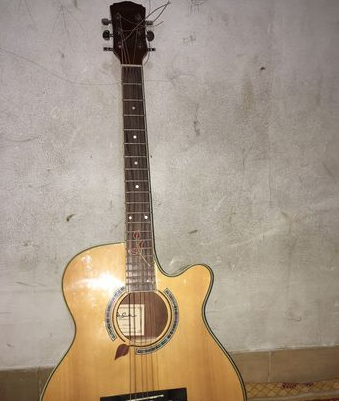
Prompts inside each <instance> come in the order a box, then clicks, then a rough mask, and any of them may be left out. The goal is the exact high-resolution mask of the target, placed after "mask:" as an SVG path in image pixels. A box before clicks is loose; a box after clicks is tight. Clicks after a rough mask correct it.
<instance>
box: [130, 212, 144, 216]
mask: <svg viewBox="0 0 339 401" xmlns="http://www.w3.org/2000/svg"><path fill="white" fill-rule="evenodd" d="M135 214H136V215H139V214H145V213H144V212H126V215H128V216H133V215H135ZM146 214H147V213H146Z"/></svg>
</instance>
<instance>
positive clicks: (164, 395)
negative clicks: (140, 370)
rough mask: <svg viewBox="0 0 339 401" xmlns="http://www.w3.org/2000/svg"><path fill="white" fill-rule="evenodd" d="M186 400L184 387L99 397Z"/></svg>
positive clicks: (122, 400)
mask: <svg viewBox="0 0 339 401" xmlns="http://www.w3.org/2000/svg"><path fill="white" fill-rule="evenodd" d="M130 400H132V401H188V400H187V391H186V389H185V388H175V389H169V390H157V391H144V392H142V393H130V394H121V395H111V396H108V397H100V401H130Z"/></svg>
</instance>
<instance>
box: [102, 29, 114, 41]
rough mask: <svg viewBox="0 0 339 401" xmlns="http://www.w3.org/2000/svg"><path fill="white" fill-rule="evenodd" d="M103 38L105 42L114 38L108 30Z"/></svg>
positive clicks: (103, 34)
mask: <svg viewBox="0 0 339 401" xmlns="http://www.w3.org/2000/svg"><path fill="white" fill-rule="evenodd" d="M102 37H103V38H104V39H105V40H109V39H110V38H112V37H113V34H112V33H111V32H110V31H109V30H108V29H106V30H105V31H104V32H103V33H102Z"/></svg>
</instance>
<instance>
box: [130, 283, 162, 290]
mask: <svg viewBox="0 0 339 401" xmlns="http://www.w3.org/2000/svg"><path fill="white" fill-rule="evenodd" d="M126 288H127V291H128V292H149V291H154V290H156V287H155V283H152V284H139V285H133V284H127V286H126Z"/></svg>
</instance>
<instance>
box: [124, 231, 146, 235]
mask: <svg viewBox="0 0 339 401" xmlns="http://www.w3.org/2000/svg"><path fill="white" fill-rule="evenodd" d="M136 231H137V232H138V233H152V231H150V230H144V231H143V230H132V231H128V230H126V234H127V235H128V234H132V235H134V234H135V232H136Z"/></svg>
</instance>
